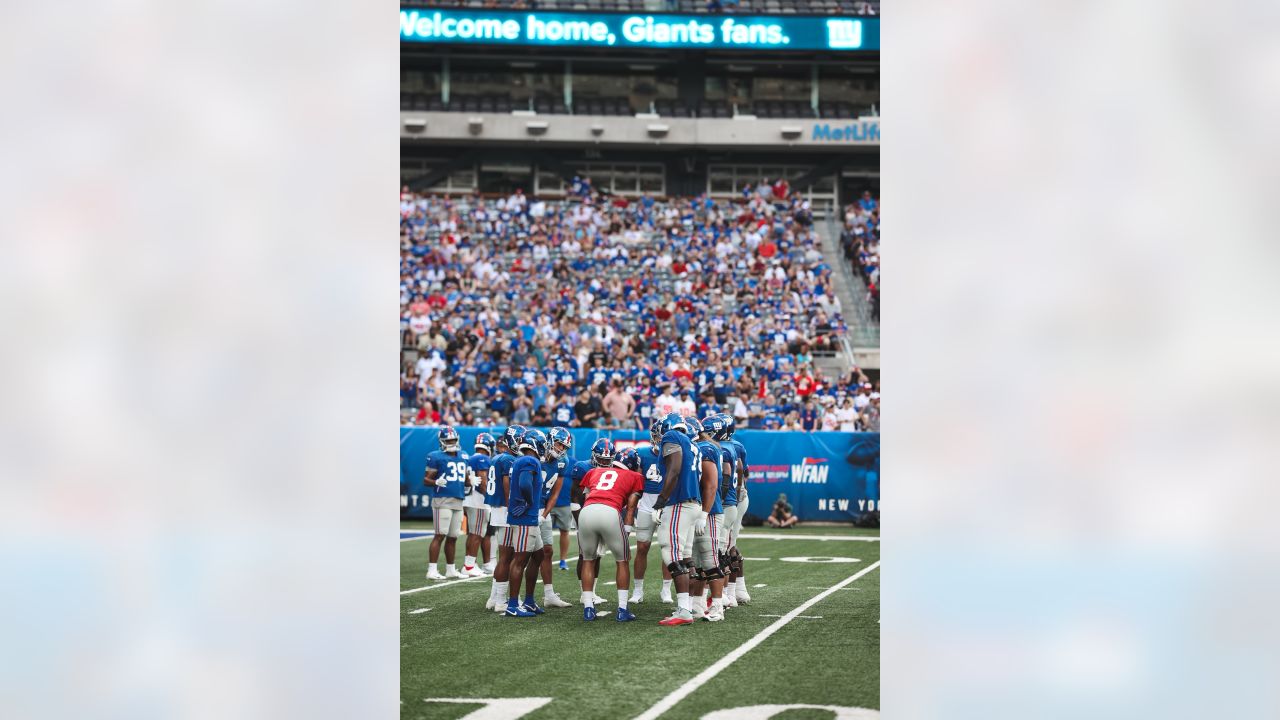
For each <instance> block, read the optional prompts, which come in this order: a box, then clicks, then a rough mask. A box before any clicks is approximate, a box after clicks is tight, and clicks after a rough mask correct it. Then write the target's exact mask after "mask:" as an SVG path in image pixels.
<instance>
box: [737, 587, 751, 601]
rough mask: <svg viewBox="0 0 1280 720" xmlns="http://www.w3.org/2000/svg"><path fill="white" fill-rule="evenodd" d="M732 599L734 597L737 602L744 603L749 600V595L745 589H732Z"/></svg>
mask: <svg viewBox="0 0 1280 720" xmlns="http://www.w3.org/2000/svg"><path fill="white" fill-rule="evenodd" d="M734 599H736V600H737V601H738V603H739V604H742V605H746V604H747V603H749V602H751V595H750V594H749V593H748V592H747V591H746V590H745V589H742V588H737V589H735V591H734Z"/></svg>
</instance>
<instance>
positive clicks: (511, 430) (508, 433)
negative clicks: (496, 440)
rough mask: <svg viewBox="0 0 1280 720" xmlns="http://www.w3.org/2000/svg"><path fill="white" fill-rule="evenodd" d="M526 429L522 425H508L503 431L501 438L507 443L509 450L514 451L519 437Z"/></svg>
mask: <svg viewBox="0 0 1280 720" xmlns="http://www.w3.org/2000/svg"><path fill="white" fill-rule="evenodd" d="M526 430H528V428H526V427H525V426H523V425H508V426H507V429H506V430H504V431H503V433H502V440H503V442H505V443H506V444H507V450H508V451H509V452H515V451H516V448H517V447H518V446H519V445H520V438H521V436H523V435H524V434H525V431H526Z"/></svg>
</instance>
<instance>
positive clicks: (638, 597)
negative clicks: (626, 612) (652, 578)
mask: <svg viewBox="0 0 1280 720" xmlns="http://www.w3.org/2000/svg"><path fill="white" fill-rule="evenodd" d="M627 602H629V603H636V604H637V605H638V604H640V603H642V602H644V595H642V594H640V593H638V592H633V593H631V597H629V598H627Z"/></svg>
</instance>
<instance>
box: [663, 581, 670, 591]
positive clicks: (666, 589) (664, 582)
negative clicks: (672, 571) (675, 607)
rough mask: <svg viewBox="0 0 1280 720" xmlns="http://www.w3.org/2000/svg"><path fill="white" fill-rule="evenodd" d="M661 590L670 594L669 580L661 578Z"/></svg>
mask: <svg viewBox="0 0 1280 720" xmlns="http://www.w3.org/2000/svg"><path fill="white" fill-rule="evenodd" d="M662 592H664V593H667V594H668V595H670V594H671V581H670V580H663V581H662Z"/></svg>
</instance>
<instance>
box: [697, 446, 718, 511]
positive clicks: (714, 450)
mask: <svg viewBox="0 0 1280 720" xmlns="http://www.w3.org/2000/svg"><path fill="white" fill-rule="evenodd" d="M698 450H699V451H700V452H701V453H702V458H700V459H699V465H698V467H699V468H701V467H702V465H701V462H702V460H710V461H711V462H712V464H714V465H715V466H716V467H717V468H719V467H720V448H718V447H716V444H715V443H713V442H711V441H710V440H699V441H698ZM699 475H701V473H699ZM698 482H699V484H701V482H702V478H701V477H699V478H698ZM719 484H720V472H719V470H718V469H717V471H716V488H717V492H713V493H712V494H711V495H712V499H711V513H710V514H711V515H721V514H723V513H724V505H722V504H721V503H720V493H719V492H718V489H719Z"/></svg>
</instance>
